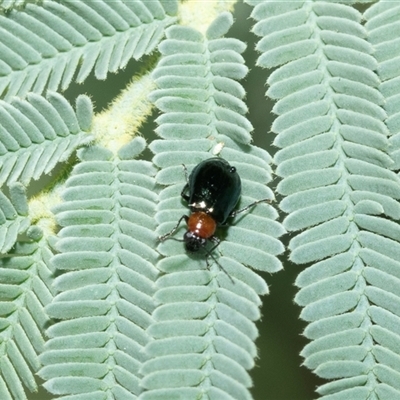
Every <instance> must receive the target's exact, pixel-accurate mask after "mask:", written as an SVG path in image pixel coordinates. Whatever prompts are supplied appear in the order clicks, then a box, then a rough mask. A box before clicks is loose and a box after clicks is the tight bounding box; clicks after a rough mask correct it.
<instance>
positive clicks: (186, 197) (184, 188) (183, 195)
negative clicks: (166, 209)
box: [181, 184, 189, 202]
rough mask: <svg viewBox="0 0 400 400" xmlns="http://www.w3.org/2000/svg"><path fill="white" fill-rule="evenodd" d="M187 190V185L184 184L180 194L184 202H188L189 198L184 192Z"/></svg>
mask: <svg viewBox="0 0 400 400" xmlns="http://www.w3.org/2000/svg"><path fill="white" fill-rule="evenodd" d="M188 188H189V185H188V184H186V185H185V186H184V187H183V189H182V192H181V196H182V198H183V199H184V200H186V201H187V202H189V196H188V195H187V194H186V193H185V192H186V191H187V190H188Z"/></svg>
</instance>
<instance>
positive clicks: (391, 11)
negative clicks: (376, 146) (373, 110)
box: [365, 2, 400, 171]
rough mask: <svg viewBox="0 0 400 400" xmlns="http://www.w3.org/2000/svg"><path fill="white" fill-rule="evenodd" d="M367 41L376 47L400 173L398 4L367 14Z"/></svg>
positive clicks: (382, 5)
mask: <svg viewBox="0 0 400 400" xmlns="http://www.w3.org/2000/svg"><path fill="white" fill-rule="evenodd" d="M365 18H366V19H367V23H366V25H365V28H366V29H367V30H368V41H369V42H370V43H371V44H372V45H373V46H374V48H375V52H374V56H375V58H376V60H377V62H378V68H377V71H378V76H379V78H380V80H381V82H382V83H381V85H380V86H379V90H380V92H381V93H382V95H383V96H384V97H385V100H386V101H385V104H384V109H385V111H386V113H387V120H386V121H385V122H386V126H387V127H388V129H389V131H390V135H391V136H390V138H389V143H390V149H389V150H390V155H391V157H392V158H393V161H394V165H393V166H392V169H393V170H395V171H398V170H400V144H399V143H400V136H399V135H400V101H399V98H400V71H399V69H398V68H397V67H398V64H399V59H400V52H399V36H398V35H397V34H396V32H398V30H399V28H400V20H399V18H400V6H399V4H398V3H396V2H380V3H379V4H377V5H375V6H372V7H371V8H370V9H368V10H367V11H366V13H365Z"/></svg>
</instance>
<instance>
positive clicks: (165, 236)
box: [158, 215, 189, 242]
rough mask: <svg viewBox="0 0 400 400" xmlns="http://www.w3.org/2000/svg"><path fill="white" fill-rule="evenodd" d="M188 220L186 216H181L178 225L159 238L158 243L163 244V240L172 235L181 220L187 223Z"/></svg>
mask: <svg viewBox="0 0 400 400" xmlns="http://www.w3.org/2000/svg"><path fill="white" fill-rule="evenodd" d="M188 218H189V217H188V216H187V215H182V217H180V218H179V221H178V223H177V224H176V225H175V226H174V227H173V228H172V229H171V230H170V231H169V232H168V233H166V234H165V235H162V236H159V237H158V240H159V241H160V242H163V241H164V240H165V239H167V238H169V237H170V236H171V235H173V234H174V233H175V232H176V231H177V229H178V228H179V225H180V224H181V222H182V220H183V219H184V220H185V221H186V222H187V221H188Z"/></svg>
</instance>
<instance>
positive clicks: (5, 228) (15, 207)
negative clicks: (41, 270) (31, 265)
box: [0, 183, 30, 254]
mask: <svg viewBox="0 0 400 400" xmlns="http://www.w3.org/2000/svg"><path fill="white" fill-rule="evenodd" d="M10 198H11V201H10V199H8V198H7V196H5V195H4V193H3V192H1V191H0V253H1V254H4V253H7V252H8V251H9V250H10V249H11V248H12V247H13V246H14V243H15V242H16V241H17V237H18V234H20V233H23V232H25V231H26V229H27V228H28V227H29V225H30V220H29V218H28V216H27V215H28V204H27V198H26V195H25V188H24V187H23V186H22V185H21V184H20V183H14V184H12V185H11V187H10Z"/></svg>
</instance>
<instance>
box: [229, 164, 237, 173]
mask: <svg viewBox="0 0 400 400" xmlns="http://www.w3.org/2000/svg"><path fill="white" fill-rule="evenodd" d="M229 172H230V173H231V174H234V173H235V172H236V168H235V167H232V166H231V167H230V168H229Z"/></svg>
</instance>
